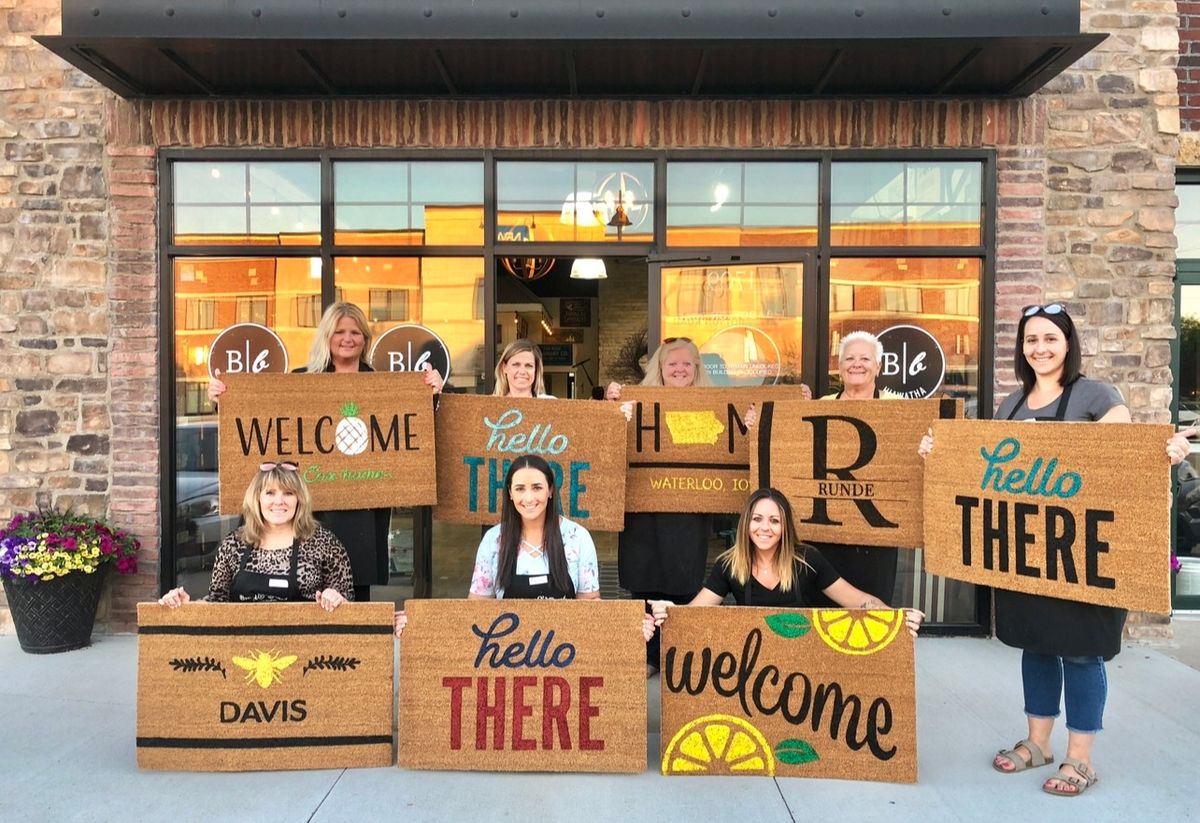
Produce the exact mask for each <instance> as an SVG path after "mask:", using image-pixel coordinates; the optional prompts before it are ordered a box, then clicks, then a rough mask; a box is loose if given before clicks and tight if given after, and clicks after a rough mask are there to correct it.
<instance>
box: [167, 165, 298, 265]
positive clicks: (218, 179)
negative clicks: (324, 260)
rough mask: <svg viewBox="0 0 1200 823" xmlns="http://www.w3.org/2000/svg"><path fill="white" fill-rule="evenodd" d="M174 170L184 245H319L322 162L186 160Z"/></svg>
mask: <svg viewBox="0 0 1200 823" xmlns="http://www.w3.org/2000/svg"><path fill="white" fill-rule="evenodd" d="M172 171H173V173H174V179H173V185H174V194H175V203H174V213H173V217H174V242H175V243H177V244H179V245H197V244H210V245H221V244H232V245H246V244H253V245H264V244H265V245H292V244H297V243H302V244H315V243H318V242H320V231H321V208H320V203H321V170H320V164H319V163H315V162H299V161H296V162H290V161H289V162H254V163H242V162H184V161H181V162H177V163H174V164H172Z"/></svg>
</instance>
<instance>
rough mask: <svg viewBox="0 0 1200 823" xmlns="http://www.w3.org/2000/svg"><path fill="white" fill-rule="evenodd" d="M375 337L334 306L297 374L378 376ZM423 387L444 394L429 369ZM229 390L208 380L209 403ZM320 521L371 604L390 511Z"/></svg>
mask: <svg viewBox="0 0 1200 823" xmlns="http://www.w3.org/2000/svg"><path fill="white" fill-rule="evenodd" d="M371 337H372V335H371V326H370V324H369V323H368V322H367V316H366V314H364V313H363V310H362V309H360V308H359V307H358V306H356V305H354V304H353V303H334V304H332V305H330V307H329V308H327V309H326V310H325V313H324V314H323V315H321V322H320V323H318V324H317V329H316V333H315V334H314V336H313V342H312V347H311V349H310V350H309V353H308V363H307V364H306V365H304V366H301V367H300V368H298V369H296V370H295V371H296V372H297V373H305V372H307V373H310V374H320V373H326V374H353V373H356V372H371V371H374V369H372V368H371V365H370V363H368V362H367V354H368V351H369V350H370V346H371ZM425 383H426V385H428V386H429V387H430V388H431V389H432V390H433V392H434V393H435V394H436V393H438V392H440V391H441V388H442V378H441V375H439V374H438V373H437V372H436V371H433V370H432V369H431V368H427V369H426V371H425ZM226 391H227V388H226V386H225V383H224V382H223V381H222V380H221V379H220V375H219V374H217V375H216V376H215V377H213V379H212V380H210V381H209V384H208V399H209V400H212V401H213V402H216V401H217V399H218V398H220V397H221V395H223V394H225V392H226ZM316 517H317V519H318V520H320V521H321V522H322V523H323V524H324V525H325V526H326V527H327V528H328V529H330V530H331V531H332V532H333V533H334V534H336V535H337V536H338V539H339V540H341V542H342V543H343V544H344V545H345V546H347V547H349V552H350V563H351V566H352V567H353V569H354V595H355V599H356V600H370V599H371V586H373V585H381V584H384V583H387V581H388V542H387V536H388V527H389V524H390V521H391V517H392V510H391V509H390V508H377V509H355V510H349V511H331V512H318V513H317V515H316Z"/></svg>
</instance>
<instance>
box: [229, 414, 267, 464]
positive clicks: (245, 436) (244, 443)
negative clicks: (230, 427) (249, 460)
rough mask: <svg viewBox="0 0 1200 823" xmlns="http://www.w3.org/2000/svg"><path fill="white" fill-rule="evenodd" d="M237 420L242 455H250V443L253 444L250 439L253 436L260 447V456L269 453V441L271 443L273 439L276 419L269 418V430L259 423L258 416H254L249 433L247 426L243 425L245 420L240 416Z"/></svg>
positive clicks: (251, 419)
mask: <svg viewBox="0 0 1200 823" xmlns="http://www.w3.org/2000/svg"><path fill="white" fill-rule="evenodd" d="M236 422H237V430H238V443H239V444H240V445H241V447H242V455H243V456H249V454H250V445H251V444H250V439H251V438H253V439H254V443H255V444H256V445H257V447H258V454H259V456H262V455H264V454H266V453H267V443H269V442H270V441H271V430H272V428H273V427H274V421H273V420H271V419H269V418H268V420H267V430H266V431H263V430H262V427H261V426H260V425H259V422H258V418H257V417H252V418H250V431H249V432H248V433H247V431H246V429H245V427H243V425H242V423H243V422H244V421H243V420H242V418H240V417H239V418H237V420H236Z"/></svg>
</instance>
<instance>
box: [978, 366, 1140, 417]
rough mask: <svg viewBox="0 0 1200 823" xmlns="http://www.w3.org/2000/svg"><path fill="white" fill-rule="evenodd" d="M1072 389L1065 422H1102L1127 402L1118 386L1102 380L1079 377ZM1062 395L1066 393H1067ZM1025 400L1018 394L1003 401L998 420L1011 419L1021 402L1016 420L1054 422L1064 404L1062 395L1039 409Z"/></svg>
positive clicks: (997, 413)
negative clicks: (1114, 409)
mask: <svg viewBox="0 0 1200 823" xmlns="http://www.w3.org/2000/svg"><path fill="white" fill-rule="evenodd" d="M1070 388H1071V398H1070V400H1069V401H1068V402H1067V411H1066V414H1064V415H1063V420H1066V421H1080V420H1099V419H1100V418H1101V417H1103V416H1104V415H1105V414H1107V413H1108V410H1109V409H1111V408H1112V407H1113V406H1121V405H1124V403H1125V401H1124V400H1123V399H1121V393H1120V392H1119V391H1117V390H1116V388H1115V387H1113V386H1110V385H1109V384H1108V383H1102V382H1100V381H1099V380H1092V379H1091V378H1088V377H1080V378H1079V379H1078V380H1076V381H1075V382H1074V383H1072V384H1071V387H1070ZM1063 394H1066V391H1065V390H1064V392H1063ZM1023 398H1024V394H1023V393H1022V392H1019V391H1015V392H1013V393H1012V394H1010V395H1009V396H1008V397H1006V398H1004V402H1003V403H1001V404H1000V408H999V409H997V410H996V419H997V420H1008V419H1009V417H1008V416H1009V415H1010V414H1012V410H1013V409H1014V408H1016V407H1017V404H1018V403H1020V408H1017V413H1016V414H1014V415H1013V416H1012V419H1013V420H1029V419H1030V418H1033V417H1036V418H1041V419H1051V420H1053V419H1054V418H1055V417H1057V416H1058V404H1059V403H1061V402H1062V396H1059V398H1058V399H1057V400H1055V401H1054V402H1052V403H1050V404H1048V405H1046V406H1043V407H1042V408H1040V409H1031V408H1029V404H1028V403H1024V402H1022V400H1023Z"/></svg>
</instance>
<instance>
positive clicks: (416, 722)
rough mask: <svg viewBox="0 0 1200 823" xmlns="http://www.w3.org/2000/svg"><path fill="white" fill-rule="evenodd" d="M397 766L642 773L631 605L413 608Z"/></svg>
mask: <svg viewBox="0 0 1200 823" xmlns="http://www.w3.org/2000/svg"><path fill="white" fill-rule="evenodd" d="M406 611H407V614H408V627H407V628H406V629H405V630H404V636H403V637H402V638H401V643H400V672H401V676H400V725H399V752H398V756H397V761H398V762H399V764H400V765H401V766H404V767H407V768H412V769H458V770H467V771H535V772H640V771H644V770H645V768H646V670H645V665H644V664H645V660H646V646H645V641H644V640H643V637H642V631H641V626H642V614H643V611H644V609H643V606H642V603H641V602H640V601H638V602H634V601H629V600H612V601H604V602H590V601H567V600H560V601H555V600H410V601H408V603H407V604H406Z"/></svg>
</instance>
